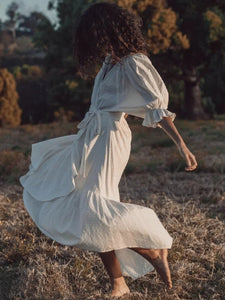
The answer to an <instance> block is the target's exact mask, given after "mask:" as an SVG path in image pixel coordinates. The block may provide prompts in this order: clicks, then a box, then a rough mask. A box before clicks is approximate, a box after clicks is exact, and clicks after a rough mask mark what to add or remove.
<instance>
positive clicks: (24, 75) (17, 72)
mask: <svg viewBox="0 0 225 300" xmlns="http://www.w3.org/2000/svg"><path fill="white" fill-rule="evenodd" d="M43 74H44V72H43V70H42V68H41V67H39V66H35V65H33V66H32V65H26V64H25V65H22V66H17V67H15V68H14V70H13V75H14V77H15V79H16V80H22V79H23V80H29V79H30V80H34V79H40V78H41V77H42V76H43Z"/></svg>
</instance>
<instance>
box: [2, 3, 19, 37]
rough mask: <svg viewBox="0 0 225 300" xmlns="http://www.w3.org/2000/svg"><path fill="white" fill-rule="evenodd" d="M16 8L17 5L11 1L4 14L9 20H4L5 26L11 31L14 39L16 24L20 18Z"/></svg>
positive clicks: (17, 7)
mask: <svg viewBox="0 0 225 300" xmlns="http://www.w3.org/2000/svg"><path fill="white" fill-rule="evenodd" d="M18 9H19V5H18V4H17V3H16V2H12V3H11V4H10V5H9V6H8V8H7V10H6V15H7V16H8V17H9V20H7V21H5V22H4V25H5V27H6V28H7V29H8V30H10V31H11V32H12V36H13V40H14V41H15V40H16V24H17V22H18V20H19V18H20V14H19V12H18Z"/></svg>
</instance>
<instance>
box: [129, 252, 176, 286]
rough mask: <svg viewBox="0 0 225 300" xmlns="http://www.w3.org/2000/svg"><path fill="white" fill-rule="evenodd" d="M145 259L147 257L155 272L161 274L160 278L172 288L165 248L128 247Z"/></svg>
mask: <svg viewBox="0 0 225 300" xmlns="http://www.w3.org/2000/svg"><path fill="white" fill-rule="evenodd" d="M129 249H131V250H133V251H135V252H137V253H138V254H140V255H141V256H143V257H144V258H145V259H147V260H148V261H149V262H150V263H151V264H152V265H153V267H154V268H155V270H156V272H157V273H158V274H159V275H160V276H161V278H162V280H163V281H164V282H165V283H166V284H167V286H168V287H169V289H171V288H172V281H171V274H170V269H169V265H168V261H167V256H168V250H167V249H144V248H129Z"/></svg>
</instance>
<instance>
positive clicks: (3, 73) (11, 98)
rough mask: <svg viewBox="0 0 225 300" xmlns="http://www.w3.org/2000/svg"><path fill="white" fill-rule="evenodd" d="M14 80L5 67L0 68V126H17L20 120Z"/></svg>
mask: <svg viewBox="0 0 225 300" xmlns="http://www.w3.org/2000/svg"><path fill="white" fill-rule="evenodd" d="M21 112H22V111H21V109H20V108H19V105H18V93H17V91H16V82H15V79H14V77H13V75H12V74H11V73H9V72H8V71H7V69H0V126H3V125H12V126H17V125H19V124H20V121H21V118H20V117H21Z"/></svg>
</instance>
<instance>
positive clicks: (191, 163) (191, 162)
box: [185, 152, 198, 172]
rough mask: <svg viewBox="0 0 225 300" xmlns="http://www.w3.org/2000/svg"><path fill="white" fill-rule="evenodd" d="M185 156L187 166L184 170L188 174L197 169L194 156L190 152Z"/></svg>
mask: <svg viewBox="0 0 225 300" xmlns="http://www.w3.org/2000/svg"><path fill="white" fill-rule="evenodd" d="M185 156H186V161H187V165H188V166H187V167H186V168H185V171H188V172H190V171H193V170H195V169H196V168H197V165H198V164H197V161H196V159H195V156H194V155H193V154H192V153H191V152H189V153H187V154H186V155H185Z"/></svg>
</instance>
